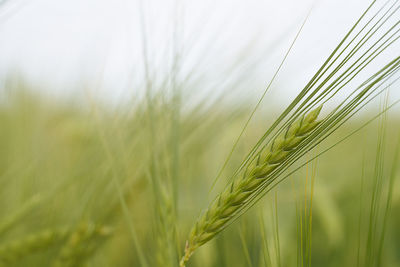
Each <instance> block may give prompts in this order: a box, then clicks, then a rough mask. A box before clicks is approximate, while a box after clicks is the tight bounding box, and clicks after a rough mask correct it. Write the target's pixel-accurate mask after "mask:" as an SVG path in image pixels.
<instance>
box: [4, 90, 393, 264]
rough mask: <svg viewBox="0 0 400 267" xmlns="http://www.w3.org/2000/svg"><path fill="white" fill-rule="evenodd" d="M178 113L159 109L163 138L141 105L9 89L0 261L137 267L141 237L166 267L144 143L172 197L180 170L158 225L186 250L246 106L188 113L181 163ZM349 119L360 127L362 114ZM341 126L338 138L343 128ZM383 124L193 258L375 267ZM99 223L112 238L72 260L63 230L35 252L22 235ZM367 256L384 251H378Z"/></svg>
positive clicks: (388, 245)
mask: <svg viewBox="0 0 400 267" xmlns="http://www.w3.org/2000/svg"><path fill="white" fill-rule="evenodd" d="M245 110H246V109H245V108H243V114H245V112H244V111H245ZM166 111H168V112H166ZM172 111H173V106H171V104H168V103H163V108H162V109H160V110H154V113H153V116H154V117H153V118H154V121H153V127H155V128H156V129H157V130H156V131H155V132H156V133H157V135H156V136H153V137H152V138H151V142H154V143H153V144H149V142H150V140H149V138H150V137H149V136H150V133H149V130H148V129H149V127H147V124H148V123H149V121H148V119H147V118H146V116H145V114H144V112H143V110H142V107H140V106H138V107H137V109H135V110H132V111H131V112H129V113H125V114H122V113H119V111H117V112H115V111H110V110H105V109H102V108H101V107H100V106H96V107H93V108H92V109H91V110H82V109H80V108H79V105H76V106H74V105H59V104H56V103H51V102H49V101H46V99H45V98H40V97H35V96H32V95H30V94H29V93H23V92H21V93H18V94H15V95H13V96H12V97H11V96H10V99H9V101H7V105H3V106H2V108H1V114H0V118H1V125H2V131H1V135H2V138H1V139H0V140H1V158H2V160H1V164H2V166H1V168H0V169H1V183H2V186H1V203H2V204H1V212H2V214H3V215H2V218H3V219H2V223H1V225H0V234H1V236H2V239H1V245H2V247H1V248H0V259H1V260H2V263H3V265H4V266H141V263H140V260H139V257H140V256H139V255H138V253H137V249H135V246H137V245H139V246H140V248H141V250H142V253H143V255H144V257H145V258H146V260H147V261H148V264H149V266H155V265H156V264H158V265H157V266H168V264H169V263H168V262H165V261H163V260H165V257H166V258H167V259H168V257H170V254H169V253H168V248H171V247H169V246H170V245H169V246H168V245H165V243H163V242H165V240H168V239H165V238H164V240H163V236H161V235H160V234H159V232H157V230H155V229H159V228H160V225H159V224H160V223H163V222H162V220H163V218H164V216H162V215H160V214H161V213H165V212H167V214H165V215H167V216H168V215H169V216H172V214H173V213H172V212H171V211H170V210H168V209H167V208H166V207H157V206H156V202H155V201H156V200H155V199H154V198H155V197H154V195H153V194H152V192H151V183H152V182H153V181H151V179H150V177H149V176H150V175H149V173H148V172H149V165H151V164H152V163H151V162H150V161H151V160H152V156H151V155H150V149H149V147H150V146H151V147H152V149H154V153H155V158H156V162H154V163H153V164H154V165H155V166H154V167H153V168H154V171H155V172H156V173H157V174H158V175H159V181H158V183H159V186H160V190H164V191H165V192H166V193H165V194H164V196H165V197H167V196H168V193H167V192H171V191H172V186H170V183H169V182H170V181H171V176H172V175H173V172H172V170H173V168H177V169H175V170H174V172H175V173H174V175H176V178H175V179H177V181H178V199H177V201H178V202H179V209H178V210H176V211H175V212H176V213H175V212H174V213H175V214H176V215H175V216H176V218H175V219H176V220H175V219H173V220H174V226H175V227H176V229H162V227H161V229H162V231H161V233H165V235H166V236H168V235H170V234H171V233H174V231H176V236H177V240H179V241H180V243H179V244H174V245H176V246H177V247H179V246H182V244H184V238H185V234H186V232H187V231H188V230H189V227H190V226H191V224H192V223H193V221H194V218H196V217H197V216H198V212H199V211H200V210H201V209H202V208H204V205H205V203H207V202H208V200H207V199H210V194H209V188H210V184H211V183H212V178H213V177H215V175H216V173H217V171H218V168H219V167H220V165H221V164H222V161H221V159H223V158H224V156H225V155H226V154H227V153H228V152H229V149H230V145H229V144H230V143H231V142H233V140H234V137H235V135H233V134H232V133H236V132H238V131H239V130H240V127H241V125H242V123H243V122H244V120H245V116H244V115H243V114H242V115H241V114H237V115H236V116H234V117H232V116H231V115H230V112H229V111H226V110H223V109H217V108H215V109H214V108H211V109H210V110H206V111H202V112H199V113H198V114H190V113H188V114H187V115H186V114H185V115H182V118H181V122H182V123H181V124H180V138H179V141H178V143H179V144H178V147H179V164H178V165H177V166H175V167H174V159H173V158H172V156H171V154H170V153H167V152H168V151H170V149H171V148H170V146H171V142H170V141H171V139H170V136H171V135H172V134H173V130H174V129H173V128H172V127H171V124H170V116H171V113H172ZM266 121H268V118H266ZM387 124H388V125H390V127H387V126H386V127H387V133H386V138H385V143H384V147H385V149H384V155H383V157H384V163H383V166H382V171H383V176H382V177H383V178H382V179H383V180H382V184H383V186H382V190H381V195H380V202H379V203H378V206H377V207H378V210H377V214H376V215H374V216H376V217H377V218H376V219H377V220H378V222H377V225H376V228H375V230H374V231H376V234H377V235H378V236H377V237H376V238H377V239H379V237H380V234H381V231H382V229H383V228H382V227H383V226H382V218H383V216H384V213H383V211H384V206H385V201H384V200H385V199H386V196H387V194H388V183H389V177H390V172H391V169H392V166H394V165H397V164H398V161H397V162H394V154H395V152H396V149H397V148H396V144H397V142H398V139H399V137H398V130H399V128H398V125H399V118H398V117H397V116H390V117H389V119H388V122H387ZM259 127H260V128H262V126H260V125H259V126H256V127H254V126H252V127H251V128H250V129H249V134H248V135H246V136H245V137H244V138H245V140H244V141H243V142H242V143H241V144H240V146H239V147H238V149H237V151H236V152H234V155H233V163H232V166H229V167H228V168H234V165H236V164H237V162H238V161H239V160H240V157H241V155H242V154H243V153H244V151H247V150H248V149H249V146H250V145H251V144H252V143H253V142H254V138H255V136H257V135H258V133H259V132H260V129H257V128H259ZM347 127H348V128H357V123H356V122H353V123H352V124H351V125H348V126H347ZM341 131H342V132H340V133H338V134H337V135H338V136H341V135H343V134H344V133H345V132H348V130H347V129H343V130H341ZM378 133H379V123H378V122H374V123H372V124H370V125H368V126H367V127H366V128H364V129H362V130H361V131H360V132H358V133H356V134H355V135H353V136H351V137H350V138H349V139H348V140H346V141H345V142H344V143H341V144H339V145H337V146H336V147H335V148H334V149H333V150H331V151H329V152H328V153H327V154H324V155H323V156H321V157H320V158H318V159H317V160H316V161H313V162H312V163H309V164H307V165H306V166H305V167H304V168H303V169H302V170H301V171H299V172H297V173H295V174H293V175H292V176H291V177H290V178H289V179H288V180H286V181H285V182H284V183H282V184H281V185H279V186H278V187H277V189H276V190H275V191H274V192H272V193H271V194H269V195H268V196H267V197H265V199H264V200H262V201H261V202H260V203H259V204H258V205H256V208H255V209H253V210H252V211H251V212H249V213H247V214H246V215H245V216H244V217H243V218H241V219H240V220H239V221H238V222H236V223H235V224H234V225H232V227H230V228H229V229H227V231H225V232H224V233H222V234H221V235H220V236H219V237H218V238H217V239H216V240H215V241H213V242H211V243H209V244H207V245H206V246H204V247H202V248H201V249H199V252H198V254H197V255H194V257H193V261H192V262H191V265H190V266H309V265H313V266H338V265H339V264H342V265H345V266H356V264H357V261H359V262H360V263H359V264H360V265H359V266H368V265H367V264H366V263H365V261H366V260H368V258H367V257H368V253H367V248H366V244H367V240H366V239H367V238H368V235H367V233H368V232H369V222H368V221H369V216H370V201H371V196H372V192H373V188H374V187H373V185H374V184H373V182H374V165H375V160H376V157H377V140H378ZM397 160H398V159H397ZM235 161H236V162H235ZM227 172H229V170H227ZM394 175H395V181H394V185H392V189H393V198H392V213H391V215H390V217H389V220H388V223H387V225H386V227H385V229H386V230H385V231H386V235H385V236H386V238H385V240H384V247H383V251H382V252H380V253H382V265H381V266H397V265H398V264H399V263H400V259H399V253H398V252H399V250H400V243H399V240H400V236H399V235H400V233H399V231H398V227H397V226H398V224H399V219H400V217H399V216H398V214H397V212H396V211H398V210H399V207H400V191H399V179H398V177H399V171H398V170H396V173H395V174H394ZM116 184H117V185H118V186H116ZM362 184H363V186H361V185H362ZM117 188H119V189H117ZM168 190H171V191H168ZM121 198H122V199H123V203H124V205H126V210H124V208H123V205H122V206H121ZM169 201H173V200H171V199H169ZM161 209H162V210H161ZM168 212H169V214H168ZM160 216H161V217H160ZM92 224H93V225H97V226H98V227H100V228H99V229H102V228H104V229H110V231H109V232H108V230H107V236H103V237H102V236H100V237H98V238H95V239H92V238H91V237H86V239H85V238H83V240H82V241H81V242H82V244H79V242H78V241H76V242H78V245H79V246H77V247H76V248H75V250H77V251H76V254H74V253H72V254H71V255H70V256H68V257H69V258H68V257H67V259H65V260H60V259H62V251H63V250H65V246H67V244H68V242H67V240H68V234H66V237H65V240H61V241H59V242H54V243H51V242H50V243H49V244H50V245H48V246H46V245H44V246H43V247H40V246H39V247H38V248H37V249H33V248H31V249H29V245H28V244H26V246H27V247H26V248H24V244H23V242H24V241H23V240H24V239H26V238H27V237H29V236H31V235H35V234H39V233H41V232H43V231H55V230H57V229H60V228H63V229H68V231H71V232H74V231H78V232H79V230H77V229H80V228H82V227H87V225H92ZM130 224H132V225H130ZM278 226H279V227H278ZM132 227H133V228H132ZM111 229H112V230H111ZM133 229H134V230H133ZM132 231H133V232H132ZM83 236H85V235H84V234H83ZM135 239H136V241H135ZM160 239H161V240H160ZM16 241H19V242H22V244H20V245H19V246H21V248H20V249H18V247H14V248H13V247H11V248H7V245H8V244H12V242H16ZM10 242H11V243H10ZM25 242H28V241H25ZM135 242H138V243H136V244H135ZM375 242H377V243H378V240H376V241H375ZM14 246H15V245H14ZM164 249H165V251H162V250H164ZM181 250H182V247H181V249H180V250H179V251H181ZM174 251H175V250H174ZM176 251H178V250H176ZM13 253H14V254H15V256H14V257H13V256H12V254H13ZM165 253H166V255H163V254H165ZM372 253H377V254H376V255H378V252H377V251H375V250H373V252H372ZM160 258H161V263H160V261H159V259H160ZM60 262H61V263H60ZM57 264H59V265H57ZM85 264H86V265H85Z"/></svg>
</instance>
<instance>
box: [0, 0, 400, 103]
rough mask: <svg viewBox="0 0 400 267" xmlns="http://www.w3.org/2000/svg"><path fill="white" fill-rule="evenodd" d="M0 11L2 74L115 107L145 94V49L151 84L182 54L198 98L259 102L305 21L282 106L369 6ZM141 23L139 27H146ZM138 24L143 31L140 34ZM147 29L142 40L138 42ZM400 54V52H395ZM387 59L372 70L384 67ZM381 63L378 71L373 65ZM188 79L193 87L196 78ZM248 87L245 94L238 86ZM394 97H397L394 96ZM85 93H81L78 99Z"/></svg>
mask: <svg viewBox="0 0 400 267" xmlns="http://www.w3.org/2000/svg"><path fill="white" fill-rule="evenodd" d="M3 2H4V4H3V5H1V7H0V77H1V78H2V79H3V80H4V78H5V77H6V76H7V75H10V74H12V73H14V72H17V73H19V74H21V75H23V76H24V77H26V79H27V80H28V81H30V82H32V83H35V84H41V85H42V86H39V87H40V88H42V89H38V90H46V92H47V93H50V94H52V95H53V96H58V97H63V96H65V95H75V94H76V95H79V94H81V93H82V92H81V90H82V88H80V87H79V86H77V85H79V84H82V81H85V82H87V87H90V90H92V91H93V92H94V94H95V95H97V96H100V97H102V98H105V99H110V100H111V101H114V102H118V101H122V100H123V99H125V98H126V96H127V95H128V94H132V93H133V94H140V91H141V88H143V86H142V85H143V84H142V81H143V77H144V67H143V55H144V50H143V45H145V46H146V49H147V50H146V51H147V55H148V60H149V62H150V63H149V69H150V73H151V78H152V79H154V80H157V79H162V77H164V76H165V75H168V73H169V71H170V70H171V65H172V63H173V60H172V59H173V55H175V56H176V53H174V51H179V53H178V56H179V58H180V63H179V67H180V69H181V71H180V75H181V77H186V76H185V75H187V74H189V73H191V72H193V73H194V74H193V75H194V77H195V78H197V81H200V80H201V82H202V86H195V85H193V86H189V87H190V88H185V90H193V91H197V92H195V94H197V95H199V96H204V95H206V94H209V93H210V92H214V93H215V94H216V95H217V94H218V93H219V91H222V90H227V89H229V86H231V84H235V83H236V82H235V79H240V80H244V81H245V82H244V85H242V87H238V88H237V89H238V90H239V91H240V94H242V95H244V96H249V95H250V96H256V97H257V96H259V94H260V92H262V90H263V89H264V88H265V85H266V84H267V83H268V81H269V80H270V78H271V77H272V75H273V72H274V71H275V70H276V68H277V67H278V65H279V61H280V60H281V59H282V58H283V55H284V53H285V51H286V50H287V49H288V47H289V45H290V43H291V41H292V40H293V38H294V36H295V35H296V32H297V30H298V29H299V27H300V25H301V23H302V21H303V20H304V19H305V17H306V15H307V14H308V12H309V11H310V9H311V6H312V5H313V3H314V7H313V9H312V12H311V15H310V17H309V19H308V21H307V23H306V25H305V28H304V30H303V31H302V33H301V35H300V38H299V39H298V41H297V42H296V44H295V46H294V49H293V51H292V52H291V54H290V57H289V59H288V60H287V62H286V64H285V65H284V68H283V70H282V71H281V73H280V75H279V76H278V79H277V81H276V83H275V85H274V87H275V88H279V90H277V89H275V91H274V92H275V93H274V92H273V93H272V94H271V97H275V98H278V99H280V100H282V102H288V101H289V100H290V98H291V97H293V96H295V95H296V93H297V92H299V91H300V90H301V87H302V86H304V85H305V83H306V82H307V81H308V80H309V79H310V78H311V76H312V74H313V73H314V72H315V71H316V68H317V67H318V66H320V64H321V63H322V62H323V60H324V59H325V58H326V57H327V55H329V53H330V52H331V51H332V49H333V48H334V47H335V46H336V45H337V43H338V42H339V40H340V39H341V38H342V37H343V36H344V34H345V33H346V31H347V30H348V29H349V28H350V27H351V26H352V24H353V23H354V22H355V21H356V19H357V18H358V17H359V16H360V15H361V14H362V12H363V11H364V10H365V8H366V7H367V6H368V4H369V1H366V0H334V1H333V0H319V1H312V0H281V1H272V0H246V1H244V0H241V1H239V0H216V1H215V0H214V1H212V0H202V1H200V0H181V1H179V0H142V1H139V0H113V1H106V0H69V1H66V0H8V1H6V2H5V1H3ZM143 22H144V23H143ZM143 25H145V28H144V31H143ZM143 32H144V33H145V37H146V43H145V44H144V43H143ZM397 47H398V48H399V49H398V51H400V46H397ZM390 56H393V55H388V56H386V57H383V58H382V59H380V60H378V61H377V64H378V65H379V63H383V62H385V60H387V59H388V58H389V57H390ZM379 66H381V65H379ZM196 75H197V76H196ZM195 78H193V84H195V82H194V81H196V79H195ZM243 86H244V87H243ZM396 91H397V92H394V93H393V95H392V96H393V97H400V94H399V93H398V91H399V90H396ZM83 95H84V94H83Z"/></svg>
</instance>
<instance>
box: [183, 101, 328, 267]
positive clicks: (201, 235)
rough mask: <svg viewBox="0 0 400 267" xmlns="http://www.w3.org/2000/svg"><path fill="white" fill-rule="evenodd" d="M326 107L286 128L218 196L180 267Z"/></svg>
mask: <svg viewBox="0 0 400 267" xmlns="http://www.w3.org/2000/svg"><path fill="white" fill-rule="evenodd" d="M321 108H322V106H320V107H318V108H317V109H315V110H313V111H311V112H310V113H308V114H307V115H303V116H301V117H300V118H299V119H298V120H296V121H295V122H293V123H292V124H290V125H289V126H288V127H287V129H286V130H284V131H282V132H281V133H280V134H279V135H278V136H277V137H276V138H274V140H273V141H272V142H271V144H270V145H269V146H268V147H267V148H265V149H263V150H262V151H261V153H260V154H259V155H258V157H257V158H256V160H253V161H252V162H251V164H250V165H249V166H248V167H247V168H246V171H245V172H244V173H243V175H242V176H240V177H239V178H238V179H235V180H234V181H232V183H230V185H229V186H228V187H227V188H226V189H225V190H224V191H223V192H222V193H221V194H220V195H218V197H217V198H216V200H215V201H214V202H213V203H212V204H211V205H210V207H209V208H208V209H207V211H206V212H205V213H204V214H203V215H202V216H201V218H200V219H199V220H198V221H197V223H196V224H195V226H194V227H193V229H192V231H191V233H190V236H189V239H188V241H187V244H186V248H185V255H184V256H183V258H182V260H181V263H180V266H185V263H186V262H187V260H188V259H189V257H190V256H191V255H192V253H193V251H194V250H195V249H196V248H198V247H199V246H201V245H203V244H204V243H206V242H207V241H209V240H210V239H212V238H213V237H214V236H215V235H216V234H217V233H219V232H220V231H221V230H223V228H224V226H225V225H226V224H227V223H228V222H229V221H231V220H232V219H233V217H234V216H235V214H236V213H237V212H238V211H239V210H240V208H241V207H243V206H244V205H245V204H246V203H247V202H248V201H250V200H251V198H252V197H253V196H255V195H256V194H257V192H258V190H259V189H260V188H261V186H262V185H264V184H265V183H266V182H267V181H268V180H269V178H270V177H271V174H272V173H273V171H274V170H275V169H277V168H278V167H279V166H281V165H282V163H284V162H285V160H286V159H287V158H288V157H289V156H290V155H291V154H292V153H293V152H294V151H295V150H296V148H297V147H298V146H299V145H300V143H301V142H302V141H303V140H305V139H306V138H307V137H308V136H309V134H310V133H311V132H312V130H314V129H315V128H316V127H317V126H318V124H319V122H318V121H316V119H317V117H318V115H319V113H320V111H321Z"/></svg>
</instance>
